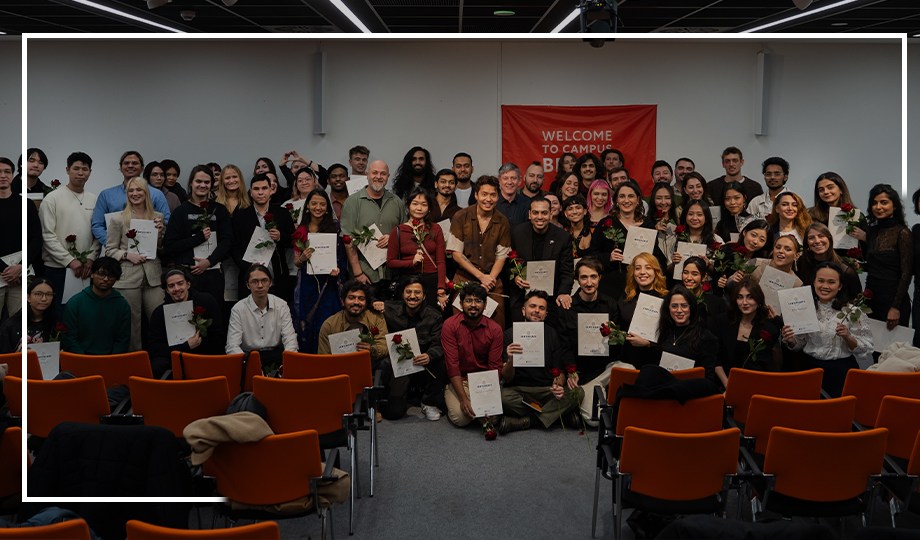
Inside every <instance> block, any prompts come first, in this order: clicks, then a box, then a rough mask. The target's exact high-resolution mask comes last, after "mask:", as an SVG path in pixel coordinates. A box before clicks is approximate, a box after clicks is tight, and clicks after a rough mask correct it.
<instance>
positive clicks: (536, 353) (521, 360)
mask: <svg viewBox="0 0 920 540" xmlns="http://www.w3.org/2000/svg"><path fill="white" fill-rule="evenodd" d="M512 327H513V329H512V332H513V334H514V336H513V338H514V343H517V344H519V345H520V346H521V347H523V348H524V352H523V353H521V354H515V355H513V356H514V357H513V358H512V362H513V364H512V365H513V366H514V367H544V366H546V358H545V356H544V351H545V349H544V348H543V332H544V331H543V323H542V322H516V323H512Z"/></svg>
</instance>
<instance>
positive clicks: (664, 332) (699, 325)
mask: <svg viewBox="0 0 920 540" xmlns="http://www.w3.org/2000/svg"><path fill="white" fill-rule="evenodd" d="M675 296H683V297H684V300H686V301H687V304H688V305H689V306H690V320H689V321H688V323H687V326H686V330H684V334H683V336H682V337H683V339H685V340H686V341H685V342H686V343H688V344H689V345H690V350H691V351H693V353H694V354H701V353H703V333H704V332H705V331H706V325H705V324H704V323H703V322H702V320H701V314H700V304H699V302H697V301H696V295H695V294H693V293H692V292H690V289H688V288H687V287H685V286H684V285H683V284H682V283H678V284H677V285H674V287H672V288H671V290H670V291H668V294H666V295H664V301H663V302H662V303H661V318H660V320H659V326H660V328H661V338H660V339H659V342H664V341H665V339H667V338H670V337H672V336H674V334H675V333H676V332H677V325H676V324H674V319H672V318H671V308H670V305H671V299H672V298H674V297H675Z"/></svg>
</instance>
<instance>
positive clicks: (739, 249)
mask: <svg viewBox="0 0 920 540" xmlns="http://www.w3.org/2000/svg"><path fill="white" fill-rule="evenodd" d="M732 251H734V252H735V253H740V254H741V255H747V254H748V253H750V250H749V249H748V248H746V247H745V246H744V244H738V245H736V246H735V247H734V248H732Z"/></svg>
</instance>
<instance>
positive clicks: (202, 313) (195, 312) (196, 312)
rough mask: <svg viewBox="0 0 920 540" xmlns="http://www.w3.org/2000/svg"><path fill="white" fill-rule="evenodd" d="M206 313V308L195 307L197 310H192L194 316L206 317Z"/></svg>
mask: <svg viewBox="0 0 920 540" xmlns="http://www.w3.org/2000/svg"><path fill="white" fill-rule="evenodd" d="M206 312H207V310H206V309H204V306H195V309H193V310H192V314H194V315H204V314H205V313H206Z"/></svg>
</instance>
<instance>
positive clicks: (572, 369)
mask: <svg viewBox="0 0 920 540" xmlns="http://www.w3.org/2000/svg"><path fill="white" fill-rule="evenodd" d="M565 371H566V373H570V374H571V373H575V372H577V371H578V368H577V367H576V366H575V364H569V365H567V366H565Z"/></svg>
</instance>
